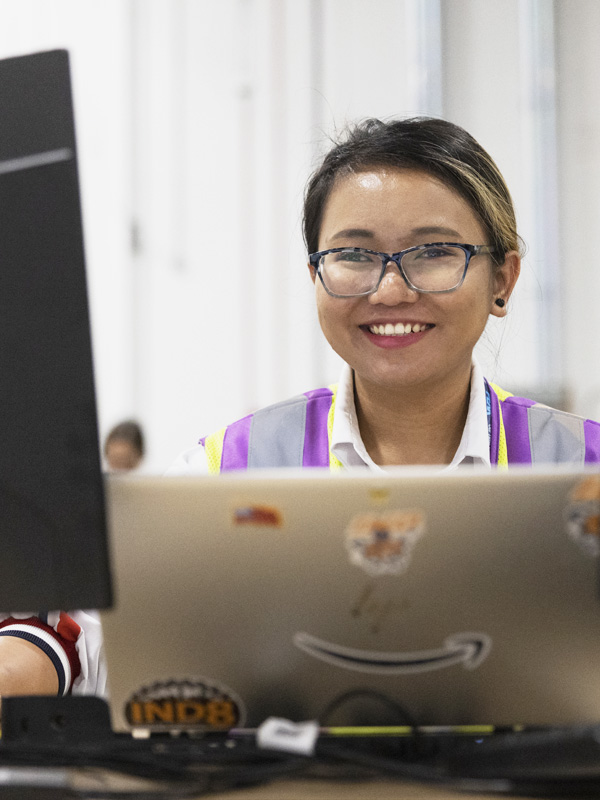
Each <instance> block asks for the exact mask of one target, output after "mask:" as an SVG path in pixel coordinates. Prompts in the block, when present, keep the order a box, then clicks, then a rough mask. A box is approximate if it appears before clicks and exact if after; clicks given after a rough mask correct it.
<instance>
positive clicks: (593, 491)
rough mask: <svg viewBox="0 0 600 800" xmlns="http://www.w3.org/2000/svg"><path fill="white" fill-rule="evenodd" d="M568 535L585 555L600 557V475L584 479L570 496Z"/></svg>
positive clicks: (567, 511)
mask: <svg viewBox="0 0 600 800" xmlns="http://www.w3.org/2000/svg"><path fill="white" fill-rule="evenodd" d="M569 500H570V502H569V504H568V505H567V507H566V509H565V522H566V527H567V533H568V534H569V536H570V537H571V538H572V539H573V540H574V541H575V542H576V543H577V544H578V545H579V546H580V547H581V549H582V550H583V552H584V553H586V555H589V556H593V557H597V556H599V555H600V475H590V476H589V477H587V478H584V479H583V480H582V481H581V482H580V483H578V484H577V486H575V488H574V489H573V490H572V491H571V493H570V494H569Z"/></svg>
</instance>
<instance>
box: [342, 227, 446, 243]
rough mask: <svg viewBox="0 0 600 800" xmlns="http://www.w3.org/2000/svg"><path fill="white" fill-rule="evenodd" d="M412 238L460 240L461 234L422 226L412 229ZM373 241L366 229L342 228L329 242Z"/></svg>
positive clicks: (373, 235)
mask: <svg viewBox="0 0 600 800" xmlns="http://www.w3.org/2000/svg"><path fill="white" fill-rule="evenodd" d="M409 235H410V236H411V237H414V236H434V237H438V236H450V237H451V238H453V239H460V238H461V234H460V233H459V232H458V231H455V230H454V229H453V228H444V227H443V226H441V225H424V226H422V227H420V228H413V229H412V230H411V231H410V234H409ZM357 238H358V239H374V238H375V233H374V232H373V231H370V230H368V229H367V228H344V230H341V231H337V233H334V234H333V236H331V238H330V241H332V242H333V241H336V240H337V239H357Z"/></svg>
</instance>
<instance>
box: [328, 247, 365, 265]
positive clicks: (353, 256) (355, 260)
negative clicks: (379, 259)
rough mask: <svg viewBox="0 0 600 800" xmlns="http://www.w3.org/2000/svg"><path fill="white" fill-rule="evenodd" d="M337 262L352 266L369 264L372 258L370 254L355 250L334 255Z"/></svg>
mask: <svg viewBox="0 0 600 800" xmlns="http://www.w3.org/2000/svg"><path fill="white" fill-rule="evenodd" d="M334 257H335V260H336V261H343V262H345V263H350V264H368V263H369V262H370V261H372V258H371V257H370V256H369V254H368V253H360V252H356V251H355V250H344V251H343V252H341V253H335V254H334Z"/></svg>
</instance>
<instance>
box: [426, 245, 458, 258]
mask: <svg viewBox="0 0 600 800" xmlns="http://www.w3.org/2000/svg"><path fill="white" fill-rule="evenodd" d="M417 252H418V253H419V257H420V258H425V259H436V258H447V257H448V256H453V255H455V254H456V251H455V250H454V248H453V247H426V248H425V249H424V250H421V251H420V252H419V251H417Z"/></svg>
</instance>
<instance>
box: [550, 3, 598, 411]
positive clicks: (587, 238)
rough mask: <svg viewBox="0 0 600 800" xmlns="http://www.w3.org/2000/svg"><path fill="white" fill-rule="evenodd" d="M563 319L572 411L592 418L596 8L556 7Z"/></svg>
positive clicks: (595, 384)
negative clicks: (573, 409)
mask: <svg viewBox="0 0 600 800" xmlns="http://www.w3.org/2000/svg"><path fill="white" fill-rule="evenodd" d="M556 9H557V20H556V31H557V43H558V97H559V104H558V132H559V147H560V151H559V152H560V164H561V169H560V218H561V226H562V230H563V237H562V242H561V249H560V260H561V267H562V271H563V294H562V301H563V314H564V316H563V318H562V325H561V327H560V335H561V337H562V339H563V341H564V347H565V354H566V358H565V370H566V375H567V378H568V385H569V389H570V391H571V393H572V401H573V406H574V408H575V410H576V411H577V412H578V413H580V414H583V415H586V416H590V417H592V418H593V419H600V367H599V365H600V311H599V304H598V298H599V297H600V268H599V267H598V261H597V259H596V257H595V254H596V249H597V243H598V227H599V225H598V221H599V220H600V190H599V188H598V187H599V186H600V95H599V92H598V82H599V79H600V48H599V47H598V42H599V41H600V4H598V3H597V2H596V1H595V0H578V2H576V3H573V2H569V3H565V2H562V3H557V4H556Z"/></svg>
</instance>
